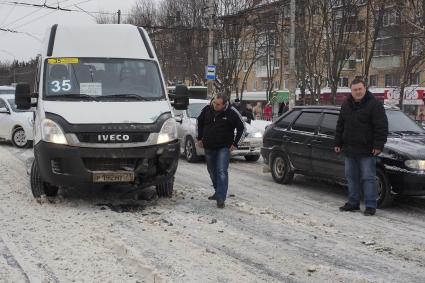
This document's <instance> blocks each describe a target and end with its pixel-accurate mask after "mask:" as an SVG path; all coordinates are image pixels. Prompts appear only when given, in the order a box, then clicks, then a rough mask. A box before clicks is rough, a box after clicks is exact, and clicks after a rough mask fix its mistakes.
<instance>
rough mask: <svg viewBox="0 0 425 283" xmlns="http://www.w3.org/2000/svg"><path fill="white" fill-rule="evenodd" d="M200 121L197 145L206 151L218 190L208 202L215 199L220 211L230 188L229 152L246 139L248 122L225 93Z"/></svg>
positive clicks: (213, 181) (214, 183) (214, 99)
mask: <svg viewBox="0 0 425 283" xmlns="http://www.w3.org/2000/svg"><path fill="white" fill-rule="evenodd" d="M197 122H198V136H197V140H198V146H199V147H201V148H204V149H205V159H206V161H207V169H208V173H209V174H210V177H211V181H212V183H213V186H214V190H215V193H214V195H212V196H211V197H209V199H210V200H216V201H217V207H218V208H224V202H225V201H226V197H227V190H228V187H229V177H228V168H229V161H230V152H231V151H233V150H235V149H237V148H238V146H239V144H240V143H241V142H242V140H243V139H244V137H245V132H246V128H245V123H244V121H243V119H242V116H241V114H240V113H239V111H237V110H236V109H235V108H234V107H232V106H230V103H229V100H228V97H227V96H226V95H224V94H217V95H216V96H215V97H214V98H213V99H212V101H211V104H210V105H207V106H205V107H204V109H202V111H201V114H199V116H198V119H197ZM235 130H236V134H235Z"/></svg>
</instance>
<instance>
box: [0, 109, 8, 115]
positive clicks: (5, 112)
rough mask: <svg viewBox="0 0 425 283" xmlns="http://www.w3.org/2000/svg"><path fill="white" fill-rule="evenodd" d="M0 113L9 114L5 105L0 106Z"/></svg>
mask: <svg viewBox="0 0 425 283" xmlns="http://www.w3.org/2000/svg"><path fill="white" fill-rule="evenodd" d="M0 114H10V111H9V109H7V108H6V107H0Z"/></svg>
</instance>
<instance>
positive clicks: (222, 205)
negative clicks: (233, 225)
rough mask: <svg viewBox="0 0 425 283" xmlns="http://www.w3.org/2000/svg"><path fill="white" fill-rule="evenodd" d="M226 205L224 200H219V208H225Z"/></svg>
mask: <svg viewBox="0 0 425 283" xmlns="http://www.w3.org/2000/svg"><path fill="white" fill-rule="evenodd" d="M224 206H225V204H224V200H217V207H218V208H224Z"/></svg>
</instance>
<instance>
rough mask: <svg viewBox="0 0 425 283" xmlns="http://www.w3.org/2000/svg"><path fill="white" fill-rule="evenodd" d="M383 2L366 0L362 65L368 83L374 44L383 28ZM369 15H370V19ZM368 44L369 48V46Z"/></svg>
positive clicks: (382, 0)
mask: <svg viewBox="0 0 425 283" xmlns="http://www.w3.org/2000/svg"><path fill="white" fill-rule="evenodd" d="M386 2H387V1H385V0H367V13H366V24H365V29H366V30H365V40H364V45H365V48H364V65H363V74H362V76H363V78H364V80H366V81H367V82H368V81H369V79H368V78H369V71H370V66H371V63H372V58H373V57H374V54H375V48H376V42H377V40H378V37H379V36H380V34H381V30H382V27H383V25H382V24H383V17H384V14H385V5H386ZM370 14H372V19H371V16H370ZM369 44H370V46H369Z"/></svg>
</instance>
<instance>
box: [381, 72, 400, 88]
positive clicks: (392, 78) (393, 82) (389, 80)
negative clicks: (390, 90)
mask: <svg viewBox="0 0 425 283" xmlns="http://www.w3.org/2000/svg"><path fill="white" fill-rule="evenodd" d="M385 86H386V87H390V86H393V87H397V86H400V77H399V76H398V75H397V74H386V75H385Z"/></svg>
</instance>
